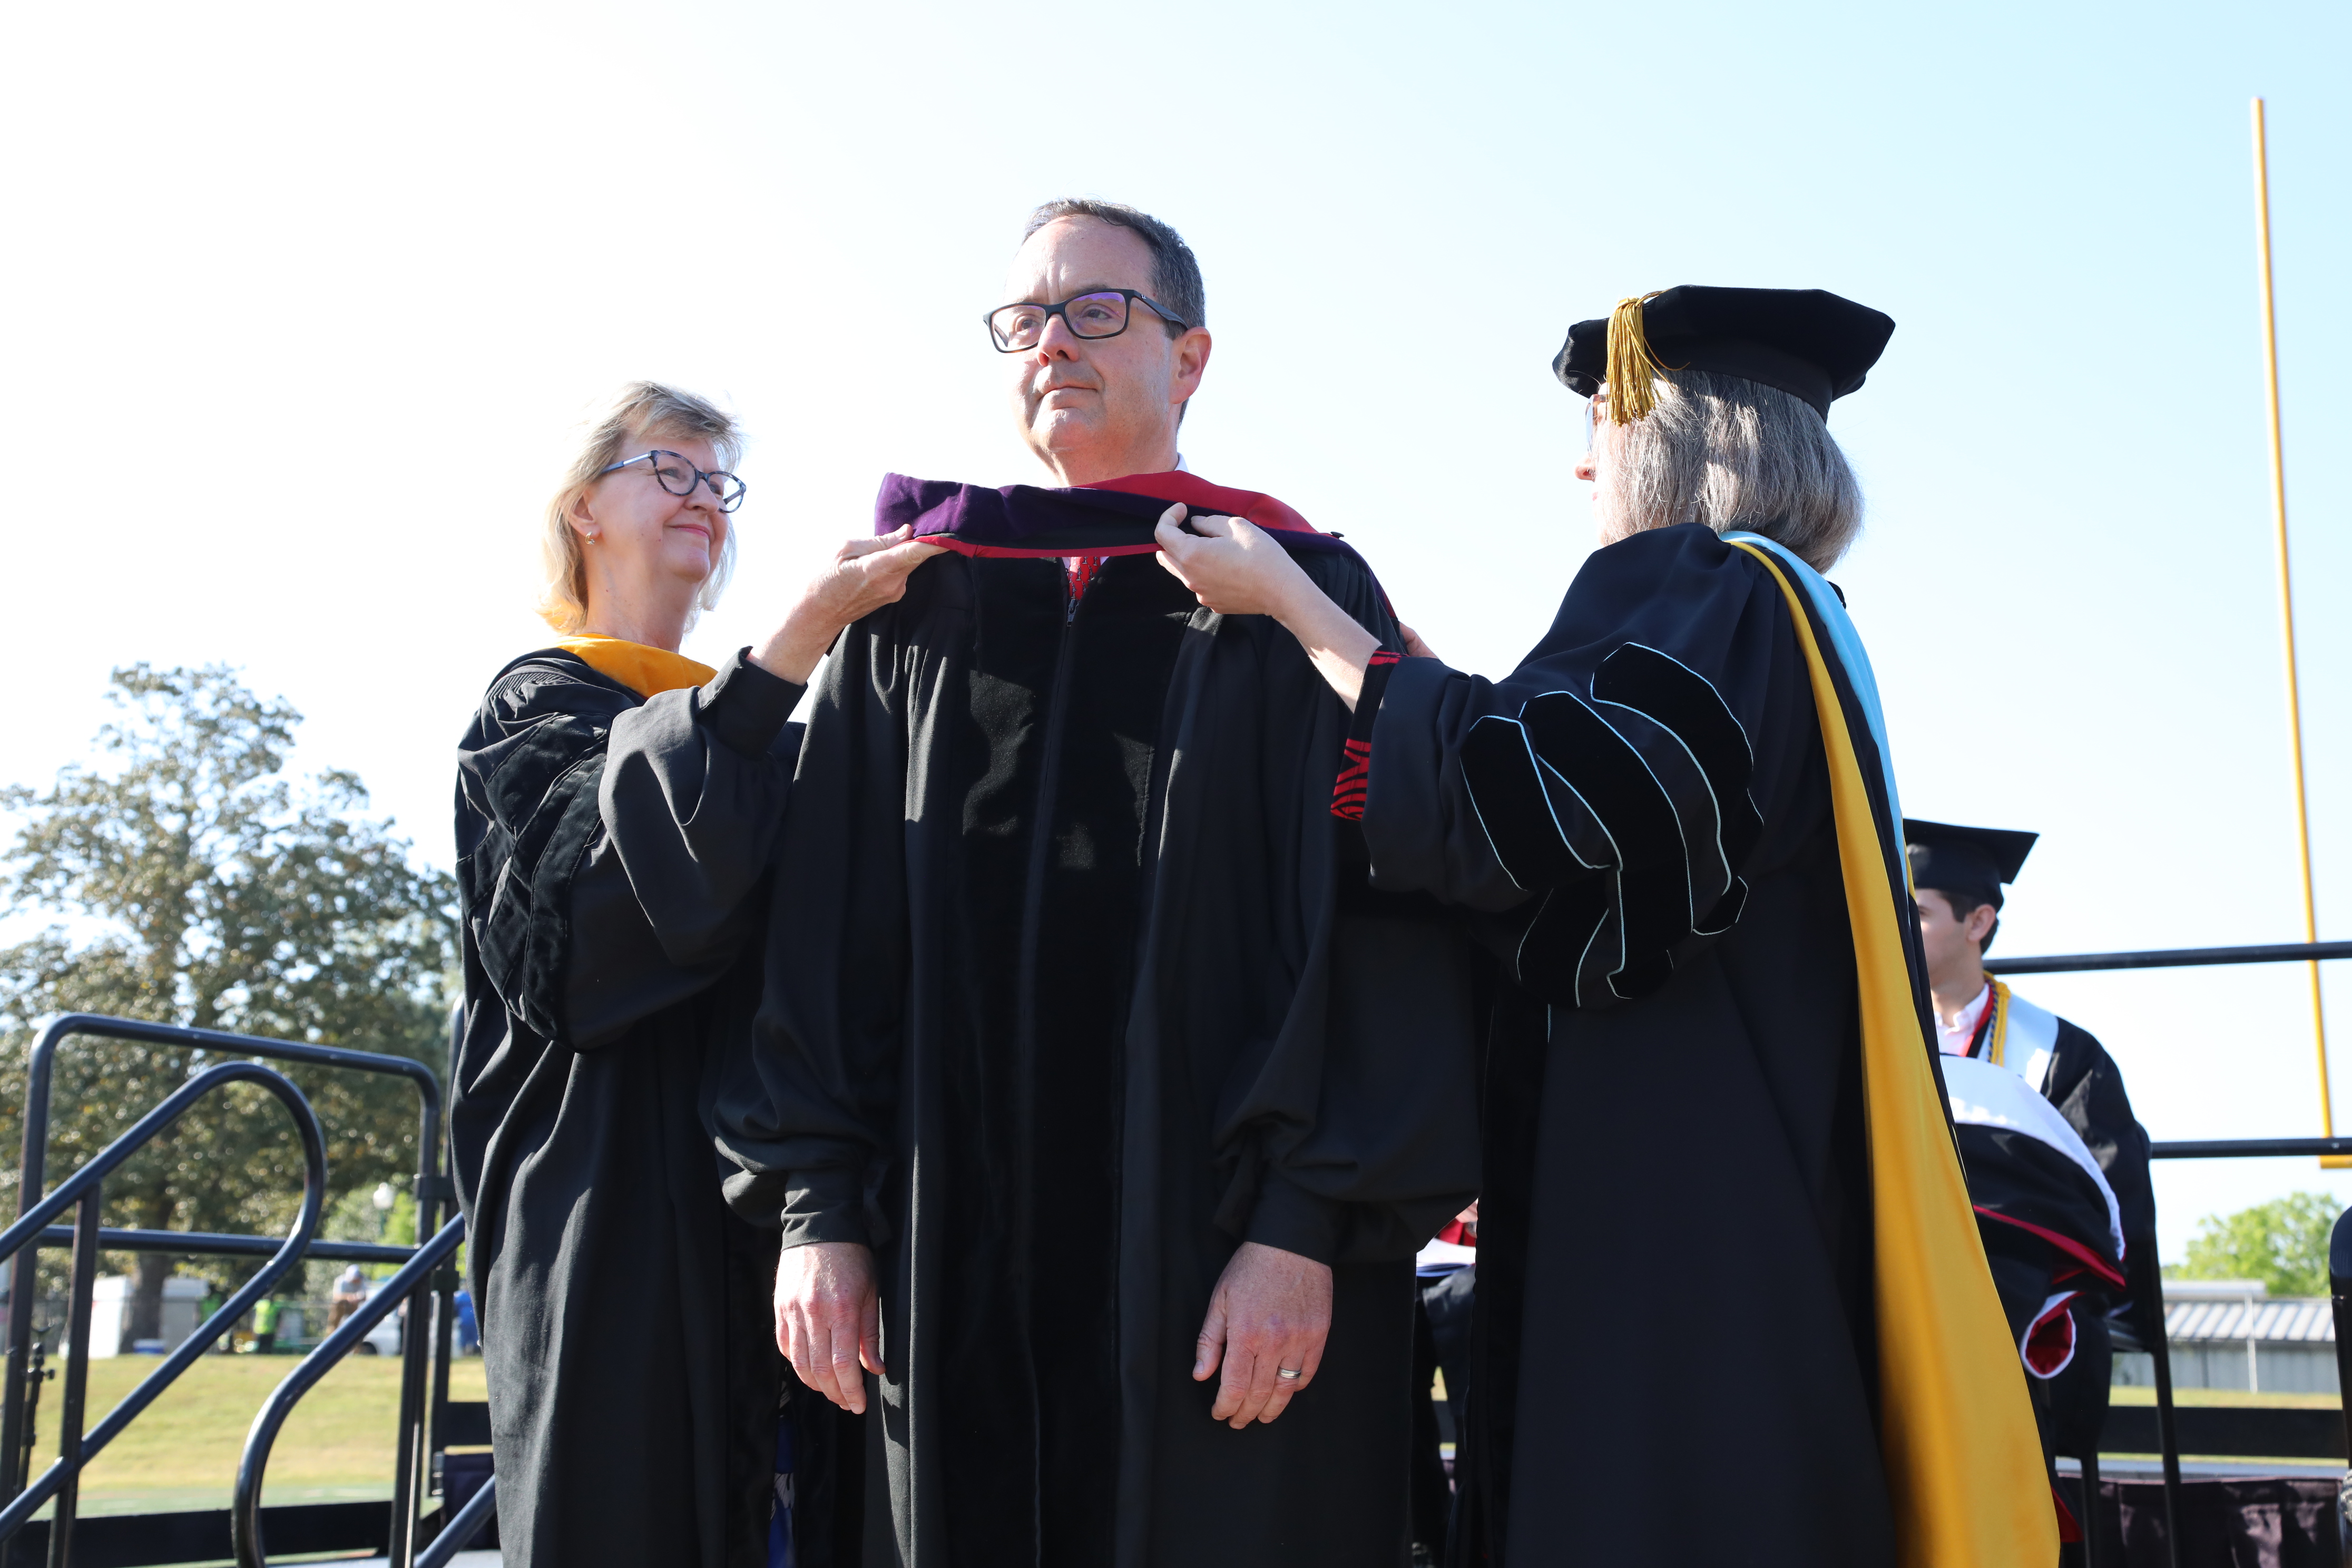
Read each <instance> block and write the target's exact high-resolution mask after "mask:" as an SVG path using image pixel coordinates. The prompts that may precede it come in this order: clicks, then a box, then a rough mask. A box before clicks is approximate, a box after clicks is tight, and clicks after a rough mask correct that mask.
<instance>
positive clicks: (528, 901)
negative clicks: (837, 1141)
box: [450, 649, 800, 1568]
mask: <svg viewBox="0 0 2352 1568" xmlns="http://www.w3.org/2000/svg"><path fill="white" fill-rule="evenodd" d="M799 695H800V688H799V687H797V686H794V685H792V684H791V683H789V682H786V681H782V680H779V679H776V678H775V677H773V676H771V675H769V674H767V673H766V672H764V671H762V670H761V669H759V668H756V667H752V666H750V665H748V664H746V663H745V662H744V661H743V660H742V658H740V655H739V656H738V657H737V658H732V659H730V660H729V662H728V664H727V666H726V668H724V669H722V670H721V671H720V672H719V676H718V678H717V679H714V680H713V681H711V682H710V683H709V685H708V686H705V687H701V688H698V689H697V688H691V687H689V688H687V689H680V690H674V691H664V692H661V693H659V694H658V695H656V696H655V697H653V698H652V699H651V700H642V699H640V698H639V696H638V695H637V693H636V692H635V691H633V690H631V689H629V688H627V687H626V686H624V685H622V684H620V683H619V682H618V681H615V680H614V679H608V678H607V677H605V676H604V675H602V674H599V673H598V672H597V671H596V670H594V669H593V668H590V667H589V666H587V665H586V664H584V663H583V662H582V661H581V660H580V659H578V658H574V657H573V656H572V655H571V654H569V653H565V652H562V651H559V650H554V649H549V650H546V651H543V652H540V653H534V654H527V655H525V656H524V657H522V658H519V659H517V660H515V662H514V663H512V664H510V665H509V666H508V667H507V668H505V669H503V670H501V671H499V676H498V678H497V679H495V680H494V681H492V682H491V684H490V689H489V691H488V694H487V695H486V696H485V697H484V698H483V700H482V707H481V710H480V712H479V713H478V715H477V716H476V718H475V720H474V722H473V725H472V727H471V728H470V729H469V730H468V731H467V734H466V738H465V740H464V742H462V743H461V745H460V749H459V752H458V789H457V847H458V852H459V859H458V872H457V875H458V883H459V888H460V889H461V893H462V896H463V899H464V901H465V911H466V919H465V926H464V939H463V940H464V956H465V979H466V1011H465V1026H464V1034H463V1038H462V1040H461V1042H460V1044H459V1047H458V1051H457V1062H456V1064H455V1072H454V1075H453V1076H454V1078H455V1080H456V1089H455V1092H454V1094H453V1097H452V1100H451V1106H450V1134H451V1142H452V1145H453V1149H454V1152H455V1155H456V1162H455V1163H456V1165H457V1178H458V1186H459V1192H460V1195H461V1198H462V1200H463V1202H464V1205H465V1212H466V1219H467V1227H468V1240H469V1242H470V1246H469V1247H468V1251H467V1274H468V1283H469V1284H470V1286H471V1287H472V1289H473V1292H474V1300H475V1303H476V1308H477V1310H478V1313H479V1315H480V1322H481V1330H482V1354H483V1359H484V1361H485V1363H486V1364H487V1370H488V1378H489V1398H490V1426H491V1435H492V1440H493V1444H494V1447H495V1448H496V1450H497V1465H498V1479H499V1540H500V1542H501V1549H502V1550H503V1551H504V1552H506V1553H507V1561H508V1562H509V1563H539V1564H543V1565H548V1568H554V1565H558V1564H560V1565H562V1568H577V1565H585V1564H609V1565H611V1568H646V1564H650V1563H665V1564H667V1563H678V1564H694V1565H697V1568H748V1565H751V1564H758V1563H764V1562H765V1560H766V1555H765V1538H766V1532H767V1528H768V1518H769V1513H770V1510H771V1507H772V1501H773V1497H774V1491H773V1475H772V1471H773V1460H774V1442H775V1422H776V1409H777V1404H778V1398H779V1394H780V1392H781V1388H782V1376H783V1373H782V1358H781V1357H780V1356H779V1355H778V1354H777V1352H776V1350H775V1345H774V1340H773V1335H772V1331H771V1328H770V1309H769V1306H768V1300H769V1291H770V1286H771V1282H772V1274H773V1260H774V1257H775V1248H776V1245H777V1243H776V1238H775V1237H774V1235H773V1233H772V1231H770V1232H768V1233H766V1234H764V1235H763V1234H762V1233H761V1231H759V1230H758V1229H757V1228H756V1227H754V1226H751V1225H749V1224H747V1223H746V1222H744V1221H743V1220H741V1219H740V1218H738V1217H736V1216H734V1215H731V1214H730V1212H729V1211H728V1209H727V1207H726V1205H725V1203H724V1201H723V1199H722V1196H721V1169H720V1162H719V1156H718V1153H717V1152H716V1150H715V1149H714V1148H713V1146H712V1142H711V1136H710V1131H709V1122H708V1120H707V1105H706V1100H705V1093H706V1090H705V1075H706V1067H707V1065H708V1062H709V1056H710V1050H709V1043H710V1041H711V1039H712V1038H713V1036H714V1034H717V1033H719V1032H721V1031H724V1030H726V1029H728V1028H730V1020H731V1021H732V1022H731V1028H732V1029H733V1030H734V1032H736V1033H739V1034H740V1032H741V1030H742V1029H743V1028H745V1027H747V1026H748V1022H749V1019H750V1016H751V1012H752V1010H753V1008H754V1007H755V1006H756V1004H757V1000H758V991H759V984H760V971H761V954H760V950H759V942H758V939H759V936H760V934H761V930H762V927H763V924H764V917H765V914H766V909H767V900H766V899H765V897H764V896H761V895H763V894H764V879H765V878H766V876H767V873H768V863H769V859H770V856H771V852H772V846H773V842H774V838H775V835H776V832H777V829H778V827H779V826H780V824H781V821H782V813H783V805H784V797H785V792H786V789H787V787H788V785H789V779H790V771H791V768H792V765H793V750H794V746H795V743H796V742H797V739H798V731H796V730H792V729H788V728H787V726H786V723H785V721H786V719H787V717H788V716H789V715H790V713H791V711H792V709H793V703H794V701H795V700H797V699H798V697H799ZM727 1169H728V1170H730V1171H731V1170H732V1167H731V1166H729V1167H727Z"/></svg>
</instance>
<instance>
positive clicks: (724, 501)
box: [596, 451, 743, 511]
mask: <svg viewBox="0 0 2352 1568" xmlns="http://www.w3.org/2000/svg"><path fill="white" fill-rule="evenodd" d="M631 463H648V464H651V465H652V467H653V472H654V480H655V482H656V484H658V485H660V486H661V488H662V489H666V490H667V491H668V492H669V493H670V494H672V495H674V496H690V495H692V494H693V493H694V487H695V486H697V485H708V486H709V487H710V493H711V494H712V495H714V496H716V497H718V498H719V510H720V511H733V510H735V509H736V508H737V507H739V506H741V505H742V504H743V481H742V480H740V479H737V478H736V477H735V476H734V475H732V474H723V473H722V474H706V473H704V472H703V471H702V470H701V469H700V468H696V467H695V466H694V465H693V464H692V463H689V462H688V461H687V460H686V459H685V458H681V457H679V456H678V455H677V453H676V452H661V451H654V452H639V453H638V454H637V455H636V456H635V457H634V458H622V459H621V460H620V461H619V462H617V463H614V465H612V467H611V468H599V469H597V470H596V477H597V478H598V479H603V478H604V476H605V475H606V474H609V473H612V472H613V471H614V469H618V468H627V467H628V466H629V465H630V464H631Z"/></svg>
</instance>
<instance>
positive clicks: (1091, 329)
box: [985, 289, 1192, 354]
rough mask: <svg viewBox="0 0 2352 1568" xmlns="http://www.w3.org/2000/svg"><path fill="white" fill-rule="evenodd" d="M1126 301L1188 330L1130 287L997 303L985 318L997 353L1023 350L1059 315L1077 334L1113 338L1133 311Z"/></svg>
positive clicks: (1182, 321) (1189, 324)
mask: <svg viewBox="0 0 2352 1568" xmlns="http://www.w3.org/2000/svg"><path fill="white" fill-rule="evenodd" d="M1129 301H1133V302H1134V303H1136V304H1141V305H1149V306H1150V307H1151V310H1152V312H1153V313H1154V314H1155V315H1157V316H1158V317H1159V318H1160V320H1161V321H1165V322H1167V323H1168V324H1169V325H1170V326H1171V327H1173V328H1175V329H1176V330H1177V331H1180V332H1182V331H1191V330H1192V322H1190V321H1186V320H1185V319H1184V318H1183V317H1181V316H1180V315H1178V314H1177V313H1176V312H1175V311H1173V310H1170V309H1169V308H1168V307H1167V306H1165V305H1163V304H1161V303H1160V301H1159V300H1155V299H1153V298H1152V297H1151V296H1150V295H1149V294H1140V293H1138V292H1137V291H1136V290H1134V289H1096V290H1095V291H1094V292H1093V293H1091V294H1080V295H1078V296H1077V297H1076V298H1075V299H1069V300H1063V301H1062V302H1061V303H1060V304H1058V305H1038V304H1028V303H1024V304H1018V305H999V306H998V307H997V308H996V309H995V310H991V311H990V312H989V313H988V315H987V317H986V318H985V319H986V321H987V322H988V335H989V336H990V337H991V338H992V339H993V340H994V341H995V343H996V352H997V353H1001V354H1017V353H1027V352H1028V351H1029V350H1031V349H1034V348H1035V347H1036V346H1037V343H1038V341H1039V340H1040V339H1042V338H1044V337H1045V323H1046V322H1047V321H1050V320H1051V319H1053V318H1054V317H1055V316H1059V317H1061V318H1062V323H1063V325H1065V326H1066V327H1068V328H1069V329H1070V331H1072V332H1074V333H1076V335H1077V336H1079V337H1082V338H1115V337H1117V336H1118V335H1119V333H1121V332H1123V331H1127V323H1128V321H1129V317H1131V316H1132V315H1133V311H1131V310H1129V308H1128V306H1129Z"/></svg>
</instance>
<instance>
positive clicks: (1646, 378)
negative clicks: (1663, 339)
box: [1607, 289, 1682, 425]
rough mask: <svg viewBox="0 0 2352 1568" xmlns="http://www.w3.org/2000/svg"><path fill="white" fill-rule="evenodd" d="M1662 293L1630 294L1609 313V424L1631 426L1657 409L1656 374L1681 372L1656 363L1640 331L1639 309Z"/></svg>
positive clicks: (1640, 317) (1640, 316)
mask: <svg viewBox="0 0 2352 1568" xmlns="http://www.w3.org/2000/svg"><path fill="white" fill-rule="evenodd" d="M1664 292H1665V290H1664V289H1652V290H1650V292H1648V293H1647V294H1629V295H1627V296H1626V297H1625V298H1624V299H1622V300H1618V301H1617V308H1616V309H1615V310H1612V311H1610V312H1609V364H1608V374H1607V380H1608V383H1609V419H1610V423H1612V424H1614V425H1631V424H1632V423H1633V421H1634V420H1636V419H1640V418H1643V417H1645V416H1648V415H1649V414H1650V413H1651V411H1653V410H1654V409H1655V408H1656V407H1657V406H1658V391H1657V385H1656V378H1657V374H1658V373H1659V372H1660V371H1664V370H1680V369H1681V368H1682V366H1680V365H1666V364H1661V363H1658V356H1657V355H1656V354H1654V353H1651V352H1650V340H1649V337H1648V336H1647V334H1645V333H1644V332H1643V330H1642V307H1643V305H1645V304H1647V303H1649V302H1650V301H1651V300H1654V299H1656V298H1657V297H1658V296H1659V295H1661V294H1663V293H1664Z"/></svg>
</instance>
